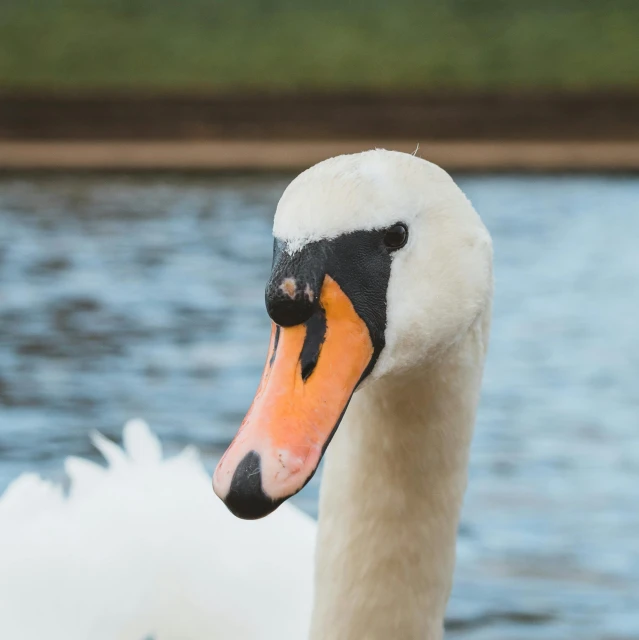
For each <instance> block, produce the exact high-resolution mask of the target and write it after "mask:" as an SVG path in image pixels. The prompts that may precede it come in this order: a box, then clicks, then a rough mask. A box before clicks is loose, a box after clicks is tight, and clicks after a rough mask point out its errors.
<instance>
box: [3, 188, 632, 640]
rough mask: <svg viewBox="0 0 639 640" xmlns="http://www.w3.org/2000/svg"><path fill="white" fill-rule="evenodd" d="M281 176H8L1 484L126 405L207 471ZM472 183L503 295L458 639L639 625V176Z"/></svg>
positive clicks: (266, 261)
mask: <svg viewBox="0 0 639 640" xmlns="http://www.w3.org/2000/svg"><path fill="white" fill-rule="evenodd" d="M286 182H287V180H286V179H284V178H226V179H216V180H205V179H181V178H175V179H173V178H157V179H156V178H147V179H136V180H126V179H124V178H115V177H104V178H100V177H83V178H60V177H58V178H33V179H27V178H24V179H18V178H11V179H10V178H5V179H4V180H2V181H0V283H1V289H0V456H1V458H0V489H2V488H4V486H6V484H7V483H8V482H9V480H10V479H11V478H12V477H14V476H15V475H17V474H18V473H20V472H22V471H26V470H33V469H37V470H39V471H40V472H43V473H46V474H48V475H59V474H60V473H61V465H62V459H63V457H64V456H65V455H68V454H78V455H85V456H86V455H90V456H93V452H92V451H91V449H90V447H89V444H88V438H87V432H88V430H89V429H94V428H97V429H100V430H101V431H103V432H105V433H106V434H108V435H111V436H112V437H117V436H118V434H119V432H120V429H121V426H122V424H123V423H124V421H125V420H126V419H128V418H130V417H132V416H142V417H145V418H146V419H147V420H149V422H150V423H151V424H152V426H153V428H154V429H155V430H156V431H157V432H159V434H160V435H161V437H162V438H163V440H164V441H165V443H166V444H167V447H168V448H169V449H171V448H174V449H177V448H180V447H181V446H183V445H185V444H186V443H195V444H197V445H198V446H199V447H200V448H201V449H202V450H203V451H204V452H205V454H206V457H207V461H208V462H209V464H210V465H211V466H212V464H213V462H214V459H215V457H216V456H217V455H218V454H219V452H220V450H221V449H222V447H223V446H224V445H225V444H226V443H227V442H228V440H229V439H230V437H231V436H232V435H233V433H234V432H235V430H236V429H237V426H238V425H239V422H240V420H241V418H242V416H243V414H244V411H245V410H246V408H247V406H248V403H249V401H250V399H251V397H252V395H253V392H254V391H255V387H256V385H257V380H258V378H259V375H260V371H261V367H262V361H263V358H264V356H265V351H266V343H267V340H268V333H269V329H268V322H267V317H266V314H265V311H264V308H263V286H264V283H265V281H266V277H267V274H268V271H269V267H270V259H271V241H270V225H271V219H272V215H273V211H274V206H275V203H276V201H277V198H278V196H279V194H280V193H281V191H282V189H283V188H284V186H285V184H286ZM461 183H462V186H463V187H464V188H465V190H466V191H467V193H468V194H469V195H470V197H471V199H472V200H473V202H474V204H475V205H476V207H477V208H478V210H479V211H480V212H481V213H482V215H483V217H484V219H485V221H486V223H487V225H488V227H489V229H490V230H491V232H492V234H493V238H494V242H495V250H496V256H495V258H496V285H497V289H496V290H497V297H496V301H495V314H494V323H493V338H492V343H491V351H490V355H489V361H488V366H487V371H486V378H485V384H484V395H483V399H482V405H481V409H480V414H479V419H478V425H477V433H476V439H475V443H474V448H473V455H472V464H471V471H470V488H469V493H468V496H467V500H466V505H465V511H464V517H463V522H462V525H461V529H460V541H459V554H458V555H459V563H458V571H457V577H456V584H455V588H454V591H453V597H452V600H451V605H450V608H449V619H450V622H449V625H448V626H449V634H448V637H450V638H458V637H459V638H466V639H472V640H484V639H485V640H502V639H503V640H506V639H509V640H513V639H517V640H527V639H533V638H535V639H536V638H543V639H544V640H559V639H563V638H580V639H581V640H584V639H592V640H601V639H603V638H608V639H610V640H612V639H613V638H614V639H619V640H620V639H622V638H623V639H630V638H635V639H636V638H639V509H638V508H637V507H638V504H639V488H638V487H639V391H637V384H638V381H639V331H638V330H637V326H638V324H637V316H638V315H639V297H638V296H637V292H639V257H638V255H639V252H638V251H637V241H638V238H639V180H637V179H631V178H619V179H605V178H599V179H593V178H579V179H577V178H517V177H502V178H498V177H487V178H467V179H462V180H461ZM316 495H317V481H314V482H313V483H312V484H311V485H309V486H308V487H307V488H306V489H305V491H304V492H303V493H302V494H300V496H298V498H297V499H298V504H300V505H301V506H302V507H303V508H305V509H307V510H309V511H310V512H315V510H316Z"/></svg>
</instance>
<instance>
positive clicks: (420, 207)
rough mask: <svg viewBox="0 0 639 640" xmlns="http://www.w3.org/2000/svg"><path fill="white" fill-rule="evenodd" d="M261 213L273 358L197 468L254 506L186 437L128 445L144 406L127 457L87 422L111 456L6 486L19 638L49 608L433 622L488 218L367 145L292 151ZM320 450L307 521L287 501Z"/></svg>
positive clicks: (480, 307)
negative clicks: (167, 450)
mask: <svg viewBox="0 0 639 640" xmlns="http://www.w3.org/2000/svg"><path fill="white" fill-rule="evenodd" d="M273 231H274V236H275V249H274V262H273V270H272V274H271V278H270V280H269V283H268V284H267V289H266V303H267V311H268V313H269V315H270V316H271V318H272V319H273V328H272V333H271V343H270V347H269V353H268V357H267V362H266V365H265V369H264V374H263V377H262V381H261V382H260V385H259V388H258V391H257V394H256V398H255V400H254V402H253V404H252V406H251V408H250V409H249V412H248V414H247V416H246V418H245V420H244V421H243V423H242V425H241V427H240V430H239V431H238V434H237V436H236V437H235V439H234V441H233V442H232V443H231V445H230V447H229V449H228V451H227V452H226V453H225V455H224V456H223V458H222V460H221V461H220V463H219V465H218V467H217V469H216V472H215V474H214V480H213V485H214V490H215V492H216V493H217V495H218V496H219V497H220V498H221V499H222V500H223V501H224V503H225V504H226V506H227V507H228V508H229V509H230V511H232V512H233V513H234V514H236V515H237V516H239V517H241V518H246V519H258V518H263V517H264V516H268V517H266V518H264V519H263V520H258V521H257V522H252V523H241V522H240V521H237V522H236V521H233V520H232V519H231V518H232V516H230V514H227V513H223V512H222V511H220V509H221V508H222V509H223V507H222V503H221V502H220V503H219V504H217V505H213V504H212V502H211V494H210V488H209V483H208V481H206V477H205V475H204V473H203V471H202V467H201V465H200V464H199V463H198V462H197V461H196V460H195V459H194V458H193V454H191V453H185V454H183V455H182V456H179V457H178V458H177V459H175V460H173V461H169V462H161V460H160V455H159V452H158V445H157V444H155V445H154V446H153V447H150V448H149V447H146V448H145V447H138V446H137V445H136V443H137V442H138V440H140V439H145V438H146V439H147V441H148V439H149V438H150V436H149V435H148V433H147V432H144V430H143V429H142V428H141V427H140V426H139V425H138V426H137V427H136V428H132V427H131V428H130V430H129V429H128V430H127V431H125V443H126V450H127V452H128V456H129V458H130V461H129V462H126V458H125V456H124V455H123V454H122V452H120V451H119V450H117V449H114V448H113V445H110V444H109V445H107V444H106V443H105V442H104V441H103V440H100V439H98V445H99V447H100V448H101V450H102V451H103V453H105V455H106V456H107V458H108V459H109V461H110V467H109V469H108V471H101V470H98V469H97V468H95V467H92V466H90V465H88V464H87V463H80V462H78V461H72V462H71V463H69V464H68V465H67V466H68V471H69V474H70V476H71V480H72V485H71V494H70V496H69V498H68V499H66V500H65V499H64V498H63V497H62V496H61V494H60V490H59V489H56V488H54V487H51V486H50V485H47V484H46V483H43V482H42V481H37V480H35V479H34V478H32V477H27V478H23V479H21V480H19V481H18V483H17V484H16V485H14V486H13V487H11V488H10V490H9V491H8V493H7V495H6V496H5V498H4V499H3V503H2V504H1V505H0V507H1V510H0V522H2V520H3V519H4V520H5V521H9V522H10V526H9V527H8V530H7V531H8V533H7V532H5V531H2V532H1V533H0V550H6V549H9V548H12V547H14V548H17V552H16V553H15V554H14V553H9V554H8V555H7V556H6V557H4V558H2V559H1V560H0V571H1V572H2V574H3V575H9V576H10V580H9V581H5V582H8V583H11V584H13V587H12V588H10V587H6V586H4V587H3V588H4V589H5V592H4V594H3V595H8V597H9V598H10V599H11V598H13V600H14V602H16V608H15V611H17V613H15V612H14V608H13V606H12V607H9V610H8V618H7V619H9V620H10V621H11V623H12V624H13V625H14V628H15V629H18V630H19V629H20V619H24V618H25V617H26V618H28V624H29V625H30V628H33V629H35V628H38V629H39V630H40V631H39V633H38V635H34V636H27V635H22V636H16V635H15V634H14V635H13V636H12V637H13V638H16V640H18V639H19V638H25V640H27V639H28V640H30V638H31V637H33V638H35V637H38V638H41V637H51V635H50V633H49V635H48V636H47V634H46V633H45V634H43V633H40V632H41V630H42V629H45V628H46V629H47V630H48V631H50V630H51V629H52V628H60V629H62V628H64V627H66V628H68V629H71V630H72V632H73V633H65V634H64V636H60V637H64V638H66V639H67V640H68V639H70V638H75V637H77V638H80V637H83V638H85V637H92V638H102V637H104V638H105V639H106V638H107V637H109V638H132V640H133V639H135V640H138V638H141V637H145V634H147V635H148V634H155V636H153V637H155V638H156V640H162V639H164V638H178V637H179V638H181V639H188V638H191V637H192V638H196V637H197V638H199V639H200V638H204V637H208V638H223V639H224V640H227V639H228V640H237V639H239V638H244V637H246V638H253V639H255V640H259V639H261V638H265V639H266V638H271V637H275V635H274V634H275V633H277V634H278V635H277V637H278V638H283V639H288V638H290V639H293V640H296V639H300V640H302V639H303V638H306V637H310V638H311V640H362V639H366V640H388V638H397V639H400V638H401V640H440V638H441V637H442V635H443V618H444V612H445V608H446V603H447V600H448V596H449V593H450V588H451V583H452V572H453V568H454V560H455V538H456V528H457V524H458V519H459V512H460V509H461V503H462V499H463V494H464V490H465V486H466V473H467V463H468V452H469V446H470V442H471V437H472V430H473V424H474V420H475V412H476V408H477V403H478V400H479V390H480V385H481V376H482V372H483V365H484V358H485V354H486V350H487V346H488V336H489V331H490V317H491V303H492V285H493V282H492V245H491V240H490V236H489V234H488V232H487V231H486V229H485V228H484V226H483V224H482V222H481V220H480V218H479V216H478V215H477V213H476V212H475V211H474V209H473V207H472V205H471V204H470V202H469V201H468V200H467V199H466V197H465V196H464V194H463V193H462V192H461V191H460V189H459V188H458V187H457V186H456V185H455V183H454V182H453V180H452V179H451V178H450V176H448V174H446V172H444V171H443V170H442V169H440V168H439V167H437V166H435V165H433V164H431V163H428V162H426V161H425V160H422V159H420V158H417V157H414V156H411V155H407V154H402V153H397V152H390V151H383V150H376V151H369V152H365V153H361V154H354V155H351V156H340V157H337V158H333V159H330V160H327V161H325V162H322V163H320V164H318V165H316V166H315V167H312V168H311V169H309V170H307V171H306V172H304V173H302V174H301V175H300V176H298V177H297V178H296V179H295V180H294V181H293V182H292V183H291V184H290V185H289V187H288V188H287V189H286V191H285V193H284V195H283V196H282V198H281V200H280V203H279V204H278V208H277V211H276V214H275V221H274V230H273ZM129 431H130V433H129ZM143 432H144V433H145V435H144V436H142V435H141V434H142V433H143ZM136 433H137V434H138V435H137V436H136V435H135V434H136ZM329 443H330V444H329ZM151 450H153V453H152V454H151V453H149V452H150V451H151ZM143 451H144V452H146V453H142V452H143ZM324 453H326V466H325V471H324V477H323V481H322V486H321V493H320V513H319V525H318V528H317V533H316V531H315V528H314V526H313V524H312V523H311V522H309V521H308V519H306V518H305V517H304V516H302V515H301V514H299V513H297V512H295V511H294V510H291V509H290V508H287V505H286V504H284V505H282V503H283V502H284V501H285V500H286V499H287V498H288V497H289V496H290V495H292V494H294V493H296V492H297V491H299V490H300V489H301V488H302V487H303V486H304V484H305V483H306V482H307V481H308V479H309V478H310V477H311V476H312V474H313V473H314V471H315V469H316V467H317V465H318V463H319V460H320V459H321V457H322V456H323V455H324ZM131 461H132V462H134V464H131V463H130V462H131ZM178 469H179V472H178ZM173 473H175V474H176V475H175V476H173V475H172V474H173ZM178 475H179V476H180V478H179V479H178V477H177V476H178ZM170 478H171V479H170ZM40 504H42V505H43V506H44V508H43V509H40V508H39V506H38V505H40ZM280 505H281V506H280ZM34 511H37V513H34ZM145 514H146V515H145ZM269 514H270V515H269ZM123 523H128V524H127V526H124V525H123ZM3 528H4V527H3ZM12 532H13V533H12ZM7 536H9V537H7ZM11 536H13V538H11ZM315 541H316V542H317V549H316V552H315V557H316V563H315V572H314V582H313V584H311V582H310V579H311V575H312V574H313V571H312V564H313V551H312V549H313V545H314V544H315ZM52 549H55V550H56V553H55V554H54V553H51V550H52ZM0 553H6V551H0ZM50 555H54V558H53V559H52V558H50V557H49V556H50ZM32 558H38V560H37V562H35V563H34V562H33V561H32ZM67 563H69V564H70V567H71V568H70V569H68V570H67V569H66V564H67ZM7 567H8V569H9V573H8V574H5V571H4V570H5V569H6V568H7ZM22 568H24V570H22ZM52 576H54V578H53V580H55V583H54V584H49V585H47V584H45V583H44V580H49V579H51V578H52ZM58 582H59V583H60V585H59V586H58V584H57V583H58ZM65 589H67V591H66V594H65V595H66V596H67V597H66V598H65V597H63V596H62V594H63V593H65V592H64V590H65ZM76 590H77V592H76ZM103 591H104V592H105V593H106V596H105V597H102V593H103ZM49 593H50V594H52V595H51V597H50V600H49V601H48V600H47V594H49ZM12 594H13V595H12ZM16 594H17V595H16ZM72 595H74V597H75V598H76V599H75V604H73V603H74V599H73V597H71V596H72ZM36 600H37V601H38V602H40V601H42V602H43V603H44V607H43V608H42V611H43V614H42V616H41V617H42V620H43V624H42V626H41V627H38V624H39V621H38V620H37V619H34V620H32V619H31V617H36V616H33V614H32V611H33V609H32V608H30V606H31V603H32V602H35V601H36ZM311 600H312V602H313V604H312V614H311V604H310V602H311ZM54 602H55V603H56V604H59V606H55V605H54V604H50V603H54ZM96 602H99V603H100V606H99V610H98V611H97V612H96ZM0 606H1V605H0ZM91 607H93V609H91V610H92V611H93V612H94V614H95V615H94V616H93V617H90V616H89V615H88V614H87V617H86V618H85V620H84V623H83V625H82V624H81V623H80V622H78V620H76V619H74V616H77V617H78V618H82V616H83V615H85V613H86V612H87V611H88V610H90V608H91ZM30 612H31V614H30ZM0 614H3V612H1V611H0ZM116 614H117V616H116ZM56 616H58V617H57V620H62V622H61V623H60V624H58V625H57V626H56ZM3 618H4V614H3V615H0V635H1V636H2V637H4V636H5V634H4V633H2V631H3V629H2V627H1V625H2V624H6V622H5V621H4V620H3ZM116 618H117V620H118V624H119V623H120V622H121V623H122V624H121V625H120V627H118V628H115V626H114V625H116ZM15 625H18V626H15ZM74 625H76V626H74ZM77 625H80V626H77ZM89 631H90V632H91V633H89ZM108 632H110V635H109V634H108ZM100 633H102V634H103V635H100ZM118 633H119V634H120V635H117V634H118ZM74 634H75V635H74ZM78 634H79V635H78ZM82 634H84V635H82ZM105 634H106V635H105ZM126 634H128V635H126Z"/></svg>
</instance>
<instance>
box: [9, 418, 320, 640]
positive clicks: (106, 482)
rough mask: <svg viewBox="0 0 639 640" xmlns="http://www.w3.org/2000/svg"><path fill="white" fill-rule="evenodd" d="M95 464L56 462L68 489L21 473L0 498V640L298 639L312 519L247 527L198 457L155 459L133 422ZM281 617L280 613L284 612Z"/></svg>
mask: <svg viewBox="0 0 639 640" xmlns="http://www.w3.org/2000/svg"><path fill="white" fill-rule="evenodd" d="M93 440H94V442H95V444H96V446H97V447H98V449H99V450H100V451H101V452H102V454H103V455H104V457H105V458H106V460H107V462H108V466H107V467H106V468H104V467H102V466H100V465H98V464H96V463H93V462H90V461H87V460H83V459H79V458H69V459H67V461H66V465H65V468H66V472H67V474H68V476H69V480H70V484H69V489H68V494H66V495H65V492H64V490H63V488H62V487H61V486H59V485H56V484H53V483H51V482H48V481H45V480H42V479H41V478H39V477H38V476H36V475H34V474H26V475H23V476H21V477H19V478H18V479H17V480H15V481H14V482H13V483H12V484H11V485H10V486H9V487H8V489H7V490H6V491H5V493H4V495H3V496H2V498H0V638H3V639H6V640H42V639H43V638H46V639H47V640H87V639H89V638H90V639H91V640H148V639H151V638H152V639H153V640H202V638H211V639H214V640H235V639H237V640H261V639H262V638H264V639H265V640H271V639H272V640H280V639H281V638H303V637H305V634H306V629H305V627H308V620H309V618H310V608H311V601H312V573H313V549H314V546H315V535H316V533H315V530H316V525H315V522H314V521H313V520H312V519H311V518H310V517H308V516H306V515H305V514H303V513H302V512H301V511H299V510H298V509H296V508H294V507H292V506H291V507H289V506H288V505H284V506H285V507H287V508H286V509H282V510H278V512H277V513H275V514H273V518H272V519H271V518H266V519H264V520H261V521H259V522H255V523H252V525H253V526H247V523H244V522H242V521H240V520H237V519H236V518H234V517H233V516H232V515H231V514H230V513H228V511H227V510H226V509H225V508H224V506H223V505H222V504H221V503H220V502H219V501H217V500H215V499H214V496H213V493H212V491H211V482H210V475H209V473H208V472H207V471H206V470H205V469H204V466H203V465H202V463H201V462H200V459H199V456H198V454H197V451H196V450H195V449H192V448H187V449H185V450H184V451H183V452H182V453H181V454H179V455H178V456H176V457H174V458H171V459H163V457H162V452H161V447H160V443H159V442H158V440H157V438H156V437H155V436H154V435H153V434H152V433H151V432H150V430H149V428H148V427H147V426H146V425H145V424H144V423H143V422H141V421H139V420H135V421H131V422H129V423H128V424H127V425H126V426H125V428H124V448H123V449H121V448H120V447H118V446H116V445H115V444H114V443H112V442H110V441H108V440H106V439H104V438H103V437H101V436H99V435H94V437H93ZM284 603H289V605H290V609H289V605H286V608H285V611H286V615H283V604H284Z"/></svg>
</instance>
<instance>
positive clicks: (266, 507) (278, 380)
mask: <svg viewBox="0 0 639 640" xmlns="http://www.w3.org/2000/svg"><path fill="white" fill-rule="evenodd" d="M372 356H373V344H372V342H371V337H370V335H369V331H368V328H367V326H366V324H365V323H364V321H363V320H362V319H361V318H360V317H359V316H358V314H357V313H356V312H355V309H354V308H353V305H352V303H351V301H350V300H349V298H348V297H347V296H346V294H344V292H343V291H342V290H341V288H340V287H339V285H338V284H337V282H335V280H333V279H332V278H331V277H330V276H328V275H327V276H326V277H325V278H324V283H323V285H322V289H321V294H320V311H319V312H318V313H316V314H315V315H314V316H313V317H311V318H310V319H309V320H308V321H307V322H306V323H305V324H299V325H297V326H292V327H280V326H277V325H275V324H273V330H272V332H271V344H270V348H269V353H268V357H267V360H266V366H265V368H264V373H263V374H262V379H261V381H260V384H259V387H258V390H257V393H256V395H255V399H254V400H253V403H252V405H251V407H250V409H249V411H248V413H247V415H246V417H245V418H244V421H243V422H242V425H241V426H240V429H239V431H238V433H237V435H236V436H235V439H234V440H233V442H232V443H231V445H230V446H229V448H228V450H227V451H226V453H225V454H224V456H223V457H222V459H221V460H220V463H219V464H218V466H217V469H216V471H215V475H214V477H213V488H214V490H215V493H216V494H217V495H218V496H219V497H220V498H221V499H222V500H224V502H225V503H226V505H227V506H228V507H229V509H230V510H231V511H232V512H233V513H234V514H235V515H237V516H239V517H240V518H247V519H255V518H260V517H263V516H265V515H268V514H269V513H270V512H271V511H273V510H274V509H275V508H277V506H279V505H280V504H281V503H282V502H283V501H284V500H286V498H289V497H290V496H292V495H294V494H295V493H297V492H298V491H299V490H300V489H302V487H304V485H305V484H306V483H307V482H308V481H309V480H310V479H311V477H312V476H313V474H314V473H315V470H316V469H317V465H318V464H319V461H320V459H321V457H322V454H323V453H324V450H325V449H326V447H327V446H328V443H329V442H330V439H331V437H332V435H333V433H334V432H335V429H336V428H337V426H338V425H339V422H340V420H341V417H342V415H343V414H344V411H345V410H346V407H347V406H348V403H349V400H350V398H351V396H352V395H353V392H354V391H355V388H356V386H357V384H358V382H359V381H360V379H361V377H362V375H363V374H364V372H365V370H366V368H367V366H368V365H369V363H370V362H371V358H372Z"/></svg>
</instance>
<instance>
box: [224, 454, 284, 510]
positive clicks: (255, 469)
mask: <svg viewBox="0 0 639 640" xmlns="http://www.w3.org/2000/svg"><path fill="white" fill-rule="evenodd" d="M282 502H283V500H273V499H271V498H269V497H268V496H267V495H266V494H265V493H264V490H263V489H262V470H261V466H260V454H259V453H257V451H250V452H249V453H247V454H246V455H245V456H244V458H243V459H242V461H241V462H240V464H238V465H237V468H236V469H235V473H234V474H233V479H232V480H231V488H230V489H229V492H228V495H227V496H226V498H225V499H224V504H225V505H226V506H227V507H228V509H229V511H230V512H231V513H232V514H233V515H234V516H237V517H238V518H242V520H258V519H259V518H263V517H264V516H267V515H269V514H270V513H273V511H275V509H277V507H279V506H280V504H282Z"/></svg>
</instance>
